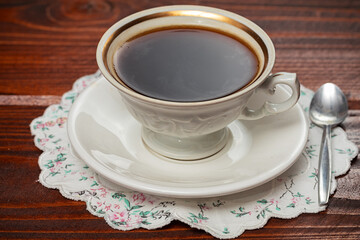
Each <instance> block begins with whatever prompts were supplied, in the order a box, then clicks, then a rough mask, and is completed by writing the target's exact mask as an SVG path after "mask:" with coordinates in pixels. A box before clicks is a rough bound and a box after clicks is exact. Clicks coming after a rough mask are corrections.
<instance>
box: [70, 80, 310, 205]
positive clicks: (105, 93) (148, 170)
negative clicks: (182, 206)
mask: <svg viewBox="0 0 360 240" xmlns="http://www.w3.org/2000/svg"><path fill="white" fill-rule="evenodd" d="M278 90H279V91H277V92H279V94H278V95H277V96H275V97H274V98H273V101H280V100H281V99H284V98H286V97H287V96H289V94H288V92H287V91H286V90H285V89H284V88H282V87H279V89H278ZM67 124H68V134H69V139H70V142H71V145H72V148H73V150H74V151H75V153H76V154H77V155H78V156H79V157H80V158H81V159H83V160H84V161H85V162H86V164H87V165H88V166H89V167H91V168H92V169H93V170H94V171H95V172H97V173H98V174H99V175H101V176H102V177H105V178H106V179H108V180H110V181H111V182H114V183H116V184H119V185H121V186H123V187H126V188H129V189H133V190H137V191H140V192H144V193H149V194H154V195H161V196H168V197H178V198H200V197H212V196H220V195H227V194H231V193H236V192H240V191H244V190H247V189H250V188H254V187H256V186H259V185H261V184H263V183H265V182H268V181H269V180H271V179H273V178H275V177H276V176H278V175H280V174H281V173H283V172H284V171H285V170H287V169H288V168H289V167H290V166H292V164H293V163H294V162H295V161H296V160H297V159H298V157H299V156H300V154H301V152H302V150H303V148H304V146H305V144H306V141H307V136H308V120H307V118H306V116H305V114H304V112H303V110H302V108H301V106H300V105H299V104H297V105H296V106H295V107H294V108H292V109H291V110H289V111H287V112H285V113H282V114H278V115H275V116H270V117H266V118H263V119H260V120H256V121H241V122H240V121H235V122H233V123H232V124H230V125H229V126H228V127H229V129H230V132H231V134H232V141H230V142H229V144H228V145H227V146H226V147H225V149H224V150H223V151H221V152H220V153H219V154H217V155H215V156H212V157H211V158H209V159H205V160H201V161H193V162H180V161H175V160H166V159H162V158H160V157H157V156H155V155H153V154H152V153H150V152H149V151H148V150H147V148H146V147H145V146H144V144H143V142H142V140H141V135H140V134H141V126H140V124H139V123H138V122H137V121H136V120H135V119H134V118H133V117H132V116H131V115H130V114H129V113H128V112H127V110H126V108H125V106H124V104H123V103H122V100H121V96H120V94H119V93H118V92H117V90H116V89H115V88H114V87H113V86H111V85H110V84H109V83H108V82H107V81H106V80H105V79H101V80H98V81H97V82H95V83H94V84H92V85H91V86H90V87H88V88H87V89H85V91H84V92H83V93H81V95H80V96H79V97H78V98H77V99H76V101H75V103H74V105H73V106H72V108H71V110H70V114H69V119H68V122H67Z"/></svg>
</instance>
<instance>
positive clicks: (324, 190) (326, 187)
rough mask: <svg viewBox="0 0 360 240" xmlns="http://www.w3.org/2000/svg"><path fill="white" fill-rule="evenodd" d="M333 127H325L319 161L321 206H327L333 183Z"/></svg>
mask: <svg viewBox="0 0 360 240" xmlns="http://www.w3.org/2000/svg"><path fill="white" fill-rule="evenodd" d="M331 159H332V157H331V126H330V125H327V126H325V127H324V132H323V136H322V141H321V148H320V159H319V204H320V205H323V204H327V202H328V200H329V194H330V183H331Z"/></svg>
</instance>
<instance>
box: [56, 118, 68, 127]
mask: <svg viewBox="0 0 360 240" xmlns="http://www.w3.org/2000/svg"><path fill="white" fill-rule="evenodd" d="M66 120H67V117H60V118H58V119H56V123H57V124H58V125H59V127H63V126H64V124H65V123H66Z"/></svg>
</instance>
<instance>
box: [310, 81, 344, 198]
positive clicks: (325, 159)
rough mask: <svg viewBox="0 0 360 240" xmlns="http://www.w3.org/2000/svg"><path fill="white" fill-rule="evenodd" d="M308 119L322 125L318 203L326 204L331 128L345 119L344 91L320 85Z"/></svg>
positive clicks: (329, 85)
mask: <svg viewBox="0 0 360 240" xmlns="http://www.w3.org/2000/svg"><path fill="white" fill-rule="evenodd" d="M309 113H310V119H311V121H312V122H313V123H315V124H316V125H318V126H320V127H322V128H323V129H324V130H323V135H322V141H321V148H320V158H319V171H318V184H319V204H320V205H323V204H327V202H328V200H329V194H330V183H331V168H332V166H331V165H332V154H331V128H332V127H334V126H336V125H338V124H340V123H341V122H343V121H344V120H345V118H346V117H347V114H348V103H347V100H346V97H345V95H344V93H343V92H342V91H341V90H340V88H339V87H338V86H336V85H335V84H332V83H326V84H324V85H322V86H321V87H320V88H319V89H318V90H317V91H316V93H315V95H314V97H313V99H312V100H311V104H310V111H309Z"/></svg>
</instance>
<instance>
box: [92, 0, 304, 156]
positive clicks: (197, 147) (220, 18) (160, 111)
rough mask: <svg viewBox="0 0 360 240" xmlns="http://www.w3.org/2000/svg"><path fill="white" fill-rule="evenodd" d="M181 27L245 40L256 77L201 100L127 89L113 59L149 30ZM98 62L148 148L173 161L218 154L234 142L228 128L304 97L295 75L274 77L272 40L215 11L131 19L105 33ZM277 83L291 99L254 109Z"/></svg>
mask: <svg viewBox="0 0 360 240" xmlns="http://www.w3.org/2000/svg"><path fill="white" fill-rule="evenodd" d="M176 27H179V28H180V27H190V28H206V29H209V30H214V31H216V32H220V33H224V34H227V35H230V36H234V37H236V38H241V39H242V41H244V42H246V43H247V45H248V46H250V47H251V48H252V50H253V52H254V53H255V54H256V55H257V58H258V61H259V71H258V73H257V75H256V77H255V78H254V79H253V81H252V82H251V83H250V84H248V85H247V86H246V87H244V88H242V89H240V90H237V91H236V90H234V92H233V93H232V94H230V95H227V96H224V97H221V98H216V99H212V100H208V101H201V102H173V101H164V100H159V99H155V98H151V97H148V96H145V95H142V94H140V93H138V92H136V91H134V90H132V89H131V88H129V87H128V86H126V84H124V83H123V81H122V80H121V79H120V78H119V77H118V76H117V74H116V72H115V69H114V64H113V58H114V54H115V52H116V50H117V49H118V47H119V46H121V44H123V43H125V42H126V41H128V40H129V39H133V38H134V37H136V36H137V35H141V34H144V33H146V32H147V31H149V32H152V31H156V29H164V28H176ZM96 59H97V63H98V65H99V68H100V70H101V72H102V74H103V75H104V77H105V78H106V79H107V80H108V81H109V82H110V83H111V84H113V85H114V86H115V87H116V88H117V89H118V90H119V93H120V94H121V96H122V99H123V102H124V103H125V105H126V106H127V108H128V110H129V112H130V113H131V114H132V115H133V116H134V117H135V118H136V119H137V120H138V121H139V122H140V123H141V124H142V126H143V132H142V138H143V141H144V143H145V145H146V146H147V147H149V149H150V150H151V151H153V152H154V153H156V154H158V155H161V156H165V157H167V158H171V159H177V160H197V159H203V158H206V157H209V156H211V155H213V154H216V153H217V152H219V151H220V150H221V149H223V148H224V146H225V145H226V143H227V142H228V141H229V132H228V129H227V127H226V126H227V125H228V124H230V123H231V122H233V121H235V120H237V119H246V120H254V119H259V118H262V117H265V116H268V115H273V114H277V113H280V112H284V111H286V110H288V109H290V108H291V107H292V106H294V105H295V104H296V102H297V100H298V98H299V95H300V84H299V82H298V80H297V78H296V74H295V73H285V72H280V73H275V74H271V71H272V68H273V65H274V61H275V49H274V45H273V43H272V41H271V40H270V38H269V36H268V35H267V34H266V33H265V32H264V31H263V30H262V29H261V28H260V27H258V26H257V25H256V24H254V23H253V22H251V21H249V20H248V19H246V18H244V17H241V16H239V15H237V14H234V13H231V12H228V11H225V10H221V9H216V8H210V7H203V6H188V5H176V6H165V7H159V8H153V9H148V10H145V11H141V12H138V13H135V14H133V15H130V16H128V17H126V18H124V19H122V20H120V21H118V22H117V23H115V24H114V25H113V26H112V27H110V28H109V29H108V30H107V31H106V32H105V34H104V35H103V36H102V38H101V40H100V42H99V45H98V48H97V52H96ZM219 80H220V79H219ZM277 84H285V85H287V86H289V87H290V88H291V91H292V93H291V96H290V97H289V98H288V99H287V100H285V101H284V102H282V103H272V102H268V101H264V102H261V104H260V105H261V107H260V108H258V109H250V107H249V105H250V104H251V101H260V100H259V99H260V98H257V96H258V95H260V94H267V95H273V94H276V88H275V87H276V85H277ZM250 98H251V101H250ZM249 101H250V102H249Z"/></svg>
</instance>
